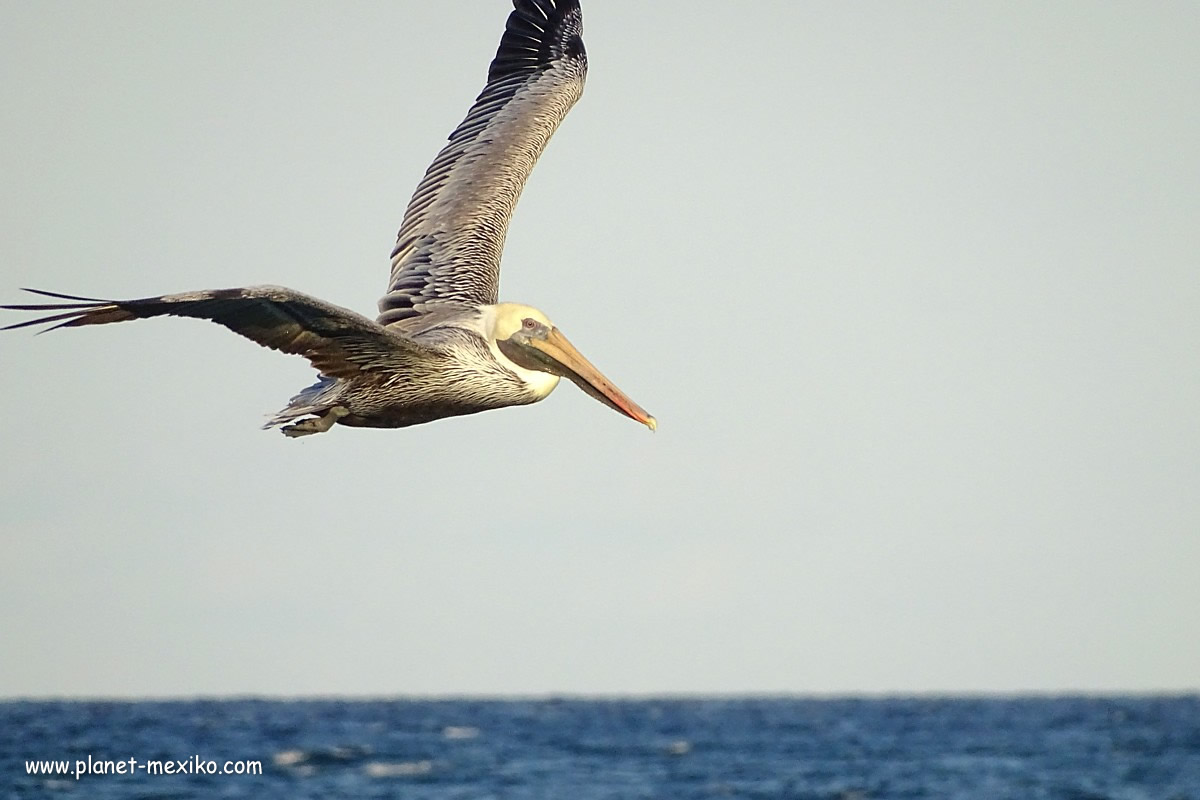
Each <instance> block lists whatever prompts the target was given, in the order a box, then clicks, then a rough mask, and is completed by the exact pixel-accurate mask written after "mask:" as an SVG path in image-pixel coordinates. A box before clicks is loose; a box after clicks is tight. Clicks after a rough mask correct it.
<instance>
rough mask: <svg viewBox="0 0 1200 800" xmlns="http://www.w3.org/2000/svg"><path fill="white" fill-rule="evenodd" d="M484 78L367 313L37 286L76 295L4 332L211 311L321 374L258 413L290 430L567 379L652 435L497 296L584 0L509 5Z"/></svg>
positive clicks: (421, 188) (238, 292)
mask: <svg viewBox="0 0 1200 800" xmlns="http://www.w3.org/2000/svg"><path fill="white" fill-rule="evenodd" d="M513 7H514V10H513V11H512V12H511V13H510V14H509V16H508V22H507V24H506V25H505V30H504V34H503V36H502V37H501V39H500V48H499V50H498V51H497V52H496V57H495V59H493V60H492V63H491V66H490V67H489V69H488V76H487V84H486V85H485V86H484V88H483V91H482V93H480V95H479V97H478V98H477V99H476V100H475V104H474V105H473V106H471V110H470V111H468V112H467V116H466V119H464V120H463V122H462V124H460V125H459V126H458V127H457V128H456V129H455V130H454V132H453V133H451V134H450V138H449V141H448V143H447V144H446V145H445V147H443V148H442V151H441V152H440V153H438V156H437V158H435V159H434V161H433V164H432V165H430V167H429V169H428V170H427V171H426V173H425V177H424V178H423V179H422V180H421V182H420V184H418V186H417V190H416V193H415V194H413V197H412V200H411V201H409V204H408V208H407V210H406V211H405V214H404V220H403V222H402V223H401V226H400V232H399V234H398V236H397V238H396V246H395V249H394V250H393V251H392V271H391V279H390V281H389V284H388V289H387V293H386V294H384V296H383V297H382V299H380V301H379V314H378V316H377V317H376V318H375V319H374V320H372V319H369V318H368V317H365V316H362V315H360V314H357V313H355V312H353V311H350V310H348V309H345V308H341V307H339V306H336V305H333V304H331V303H327V302H325V301H323V300H319V299H317V298H315V297H311V296H309V295H306V294H302V293H300V292H297V291H295V290H294V289H288V288H285V287H281V286H249V287H243V288H238V289H216V290H204V291H197V292H184V293H182V294H168V295H162V296H159V297H146V298H142V299H138V300H102V299H97V298H91V297H77V296H74V295H66V294H58V293H55V292H46V291H41V290H36V289H26V290H25V291H29V292H33V293H35V294H39V295H44V296H47V297H51V298H55V299H57V300H59V301H62V300H68V301H71V302H55V303H41V304H36V305H8V306H0V308H6V309H10V310H17V311H43V312H44V311H52V312H56V313H53V314H50V315H48V316H41V317H39V318H38V319H33V320H28V321H25V322H20V323H17V324H14V325H8V326H7V327H6V328H4V330H8V329H13V328H22V327H25V326H27V325H37V324H41V323H52V322H57V323H58V324H57V325H54V326H52V327H50V328H47V329H46V330H54V329H56V328H62V327H68V328H70V327H79V326H82V325H105V324H107V323H110V322H124V321H126V320H132V319H144V318H146V317H158V316H176V317H195V318H199V319H206V320H211V321H213V322H215V323H217V324H219V325H223V326H225V327H226V328H228V329H229V330H231V331H233V332H234V333H237V334H240V335H242V336H244V337H246V338H248V339H251V340H253V341H255V342H257V343H258V344H260V345H263V346H265V347H269V348H272V349H274V350H279V351H282V352H284V353H291V354H295V355H301V356H304V357H305V358H307V359H308V360H309V362H310V363H311V364H312V365H313V367H314V368H315V369H316V370H317V371H318V373H319V377H318V380H317V382H316V383H315V384H314V385H312V386H310V387H308V388H307V389H304V390H303V391H301V392H300V393H299V394H297V395H296V396H295V397H293V398H292V399H291V400H290V401H289V402H288V404H287V406H286V407H285V408H284V409H283V410H282V411H280V412H279V413H277V414H275V415H274V416H273V417H271V419H270V420H269V421H268V422H267V424H266V426H265V427H267V428H271V427H276V426H282V431H283V433H284V434H286V435H287V436H291V437H297V436H305V435H309V434H314V433H324V432H325V431H328V430H329V429H330V428H332V427H333V426H334V425H349V426H353V427H365V428H402V427H406V426H409V425H418V424H421V423H424V422H430V421H433V420H436V419H442V418H443V417H453V416H460V415H464V414H475V413H478V412H480V411H487V410H489V409H493V408H503V407H505V406H515V405H524V404H528V403H536V402H537V401H539V400H542V399H544V398H545V397H546V396H548V395H549V394H550V392H552V391H553V390H554V387H555V386H557V385H558V382H559V379H560V378H564V377H565V378H568V379H569V380H571V381H573V382H574V383H575V384H577V385H578V386H579V387H580V388H581V389H583V390H584V391H585V392H587V393H588V394H589V395H591V396H592V397H594V398H596V399H597V400H599V401H600V402H602V403H604V404H605V405H607V406H609V407H610V408H613V409H614V410H616V411H618V412H620V413H621V414H624V415H625V416H627V417H629V418H631V419H634V420H636V421H638V422H640V423H642V424H643V425H646V426H647V427H649V428H650V430H654V429H655V427H656V426H657V423H656V421H655V419H654V417H652V416H650V414H648V413H646V411H645V410H644V409H642V407H641V406H639V405H638V404H637V403H635V402H633V401H632V400H631V399H630V398H629V397H628V396H626V395H625V394H624V393H623V392H622V391H621V390H620V389H618V388H617V387H616V386H614V385H613V384H612V382H610V381H609V380H608V379H607V378H605V377H604V376H603V375H602V374H601V373H600V371H599V370H597V369H596V367H594V366H593V365H592V364H591V363H590V362H589V361H588V360H587V359H586V358H584V357H583V355H581V354H580V352H579V351H578V350H576V349H575V347H574V346H573V345H572V344H571V343H570V342H569V341H568V340H567V338H566V337H565V336H564V335H563V334H562V332H561V331H559V329H558V328H557V327H556V326H555V325H554V324H553V323H552V322H551V321H550V320H549V319H548V318H547V317H546V315H545V314H543V313H542V312H541V311H538V310H537V309H536V308H532V307H530V306H526V305H520V304H517V303H500V302H497V299H498V298H497V293H498V288H499V277H500V255H501V251H502V249H503V247H504V238H505V234H506V232H507V229H508V223H509V219H510V218H511V217H512V213H513V208H514V207H515V206H516V203H517V198H518V197H519V196H520V194H521V190H522V188H523V187H524V186H525V180H526V178H528V177H529V173H530V171H531V170H532V169H533V165H534V162H536V161H537V159H538V156H540V155H541V154H542V151H543V150H544V149H545V147H546V143H547V141H549V139H550V136H551V135H552V134H553V133H554V131H555V129H557V128H558V126H559V123H561V122H562V120H563V117H565V116H566V115H567V112H568V111H569V110H570V109H571V107H572V106H573V105H574V104H575V102H576V101H577V100H578V99H579V96H580V95H581V94H582V93H583V84H584V77H585V75H586V73H587V54H586V52H585V51H584V47H583V38H582V34H583V12H582V11H581V10H580V7H579V0H513Z"/></svg>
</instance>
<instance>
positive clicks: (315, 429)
mask: <svg viewBox="0 0 1200 800" xmlns="http://www.w3.org/2000/svg"><path fill="white" fill-rule="evenodd" d="M349 413H350V409H348V408H346V407H345V406H334V407H333V408H331V409H329V410H328V411H326V412H325V413H324V414H322V415H321V416H319V417H309V418H308V419H302V420H300V421H299V422H297V423H295V424H293V425H288V426H287V427H285V428H283V435H284V436H290V437H292V438H293V439H294V438H296V437H297V436H308V435H309V434H313V433H324V432H325V431H327V430H329V429H330V428H332V427H333V426H334V423H336V422H337V421H338V420H339V419H341V418H342V417H344V416H347V415H348V414H349Z"/></svg>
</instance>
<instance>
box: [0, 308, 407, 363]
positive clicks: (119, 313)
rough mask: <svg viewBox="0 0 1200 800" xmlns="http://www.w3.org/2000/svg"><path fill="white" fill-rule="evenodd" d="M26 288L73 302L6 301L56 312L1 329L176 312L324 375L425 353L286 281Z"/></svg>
mask: <svg viewBox="0 0 1200 800" xmlns="http://www.w3.org/2000/svg"><path fill="white" fill-rule="evenodd" d="M25 291H27V292H33V293H34V294H40V295H45V296H46V297H55V298H59V299H61V300H72V301H75V302H71V303H39V304H34V305H10V306H0V308H6V309H10V310H14V311H54V312H58V313H55V314H51V315H49V316H44V317H39V318H38V319H33V320H28V321H26V322H18V323H16V324H15V325H7V326H5V327H4V328H0V330H11V329H13V328H24V327H26V326H28V325H38V324H42V323H49V322H57V323H58V324H57V325H55V326H53V327H52V328H49V329H48V330H54V329H55V328H74V327H78V326H80V325H104V324H106V323H109V322H125V321H126V320H131V319H144V318H147V317H158V316H164V315H169V316H175V317H195V318H198V319H207V320H212V321H213V322H215V323H217V324H218V325H224V326H225V327H226V328H228V329H229V330H231V331H233V332H234V333H237V334H240V335H242V336H245V337H246V338H247V339H250V340H252V341H255V342H258V343H259V344H261V345H263V346H264V347H270V348H271V349H273V350H279V351H282V352H284V353H292V354H295V355H301V356H304V357H305V358H307V359H308V360H309V361H311V362H312V365H313V366H314V367H316V368H317V369H318V370H320V372H321V373H322V374H323V375H328V376H330V377H334V378H340V377H350V376H352V375H357V374H359V373H361V372H369V371H371V370H375V369H382V368H386V367H394V366H396V364H397V362H398V361H400V362H402V361H404V360H406V359H405V356H411V355H412V354H414V353H420V352H427V351H425V348H423V347H422V346H421V345H419V344H417V343H416V342H413V341H411V340H409V339H407V338H405V337H403V336H401V335H400V334H399V333H397V332H395V331H392V330H389V329H387V328H385V327H383V326H382V325H380V324H379V323H377V322H374V321H373V320H370V319H367V318H366V317H364V316H362V315H361V314H356V313H354V312H353V311H349V310H347V309H344V308H341V307H340V306H335V305H333V304H331V303H326V302H323V301H321V300H318V299H316V298H315V297H310V296H308V295H306V294H301V293H300V292H297V291H294V290H292V289H287V288H284V287H282V286H249V287H246V288H243V289H212V290H206V291H202V292H185V293H183V294H168V295H163V296H161V297H146V298H142V299H140V300H99V299H97V298H94V297H75V296H74V295H69V294H57V293H55V292H43V291H40V290H37V289H26V290H25Z"/></svg>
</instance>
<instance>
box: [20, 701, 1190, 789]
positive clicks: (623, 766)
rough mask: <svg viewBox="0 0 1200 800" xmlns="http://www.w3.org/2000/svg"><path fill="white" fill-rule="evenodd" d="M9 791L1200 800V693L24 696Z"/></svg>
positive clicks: (21, 703) (21, 702)
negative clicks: (816, 696)
mask: <svg viewBox="0 0 1200 800" xmlns="http://www.w3.org/2000/svg"><path fill="white" fill-rule="evenodd" d="M89 759H90V761H89ZM256 763H257V765H258V767H257V768H256V767H255V764H256ZM118 765H120V766H118ZM61 769H65V771H60V772H59V774H49V775H47V774H34V773H37V772H42V773H44V772H45V771H47V770H48V771H50V772H52V773H53V772H55V771H58V770H61ZM212 772H215V773H216V774H210V773H212ZM239 772H240V773H241V774H238V773H239ZM0 797H2V798H6V799H7V798H43V797H44V798H88V800H106V799H107V798H122V799H125V798H136V799H137V800H150V798H162V799H163V800H167V798H170V800H185V799H186V798H256V799H260V800H267V799H269V798H280V800H283V799H284V798H286V800H305V799H307V798H313V799H314V800H315V798H321V799H322V800H330V798H405V799H406V800H407V799H409V798H411V799H412V800H493V799H494V800H534V799H535V798H538V799H539V800H540V799H542V798H556V799H557V798H561V799H562V800H638V799H640V798H645V799H646V800H649V799H650V798H655V799H656V800H658V799H661V800H691V799H692V798H697V799H699V798H713V799H719V798H761V799H762V800H767V798H796V799H797V800H798V799H800V798H814V799H815V798H828V799H829V800H868V799H873V798H963V799H964V800H965V799H966V798H972V800H975V799H977V798H983V799H990V798H1013V800H1039V799H1040V798H1045V799H1046V800H1050V799H1051V798H1053V799H1055V800H1057V799H1058V798H1062V799H1063V800H1200V696H1180V697H1117V696H1105V697H1014V698H957V699H956V698H875V699H867V698H862V699H854V698H846V699H804V698H780V699H768V698H744V699H738V698H722V699H659V700H656V699H630V700H603V699H572V698H566V699H538V700H503V699H500V700H471V699H460V700H256V699H237V700H191V701H162V702H159V701H141V702H125V701H86V702H75V701H53V702H43V701H9V702H0Z"/></svg>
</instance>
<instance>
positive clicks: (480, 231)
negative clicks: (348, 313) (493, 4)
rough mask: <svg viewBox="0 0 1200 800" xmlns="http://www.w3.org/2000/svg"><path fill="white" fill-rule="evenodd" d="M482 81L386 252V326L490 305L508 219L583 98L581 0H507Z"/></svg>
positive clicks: (381, 316)
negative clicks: (459, 307) (449, 308)
mask: <svg viewBox="0 0 1200 800" xmlns="http://www.w3.org/2000/svg"><path fill="white" fill-rule="evenodd" d="M513 6H514V7H515V10H514V11H513V12H512V13H511V14H509V17H508V24H507V25H506V27H505V31H504V36H503V37H502V38H501V39H500V49H499V50H498V51H497V52H496V58H495V59H494V60H493V61H492V65H491V68H490V69H489V70H488V81H487V85H486V86H485V87H484V89H483V92H482V93H481V94H480V95H479V97H478V98H477V99H476V100H475V105H473V106H472V107H471V110H470V112H468V113H467V118H466V119H465V120H463V122H462V124H461V125H459V126H458V128H457V129H455V131H454V133H452V134H450V141H449V143H448V144H447V145H446V146H445V148H443V149H442V152H441V153H439V154H438V157H437V158H436V159H435V160H434V162H433V164H432V165H430V167H429V170H428V171H427V172H426V173H425V177H424V179H422V181H421V183H420V185H419V186H417V191H416V193H415V194H414V195H413V198H412V200H411V201H409V204H408V210H407V211H406V212H405V214H404V222H403V223H402V225H401V226H400V233H399V235H398V236H397V239H396V249H395V250H393V251H392V276H391V282H390V283H389V284H388V292H387V294H386V295H384V296H383V298H382V299H381V300H380V301H379V312H380V313H379V321H380V322H381V323H382V324H384V325H387V324H389V323H392V322H396V321H398V320H402V319H405V318H407V317H412V316H415V315H417V314H421V313H423V312H424V311H425V310H427V308H428V307H430V306H436V305H438V304H445V303H459V304H470V305H476V304H489V303H495V302H496V294H497V291H498V287H499V282H500V253H501V251H502V250H503V248H504V237H505V234H506V233H507V231H508V221H509V219H510V218H511V217H512V213H513V208H514V207H515V206H516V204H517V198H518V197H519V196H520V194H521V189H522V188H524V186H525V180H526V178H528V177H529V173H530V171H531V170H532V169H533V165H534V163H535V162H536V161H537V159H538V156H540V155H541V154H542V150H544V149H545V147H546V142H547V141H549V139H550V136H551V135H552V134H553V133H554V131H555V129H556V128H557V127H558V125H559V123H560V122H562V120H563V117H565V116H566V115H567V111H569V110H570V108H571V106H573V105H574V104H575V101H576V100H578V99H579V96H580V95H581V94H582V93H583V81H584V76H585V74H586V73H587V55H586V53H585V52H584V48H583V38H582V35H583V13H582V12H581V11H580V9H579V0H513Z"/></svg>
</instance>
